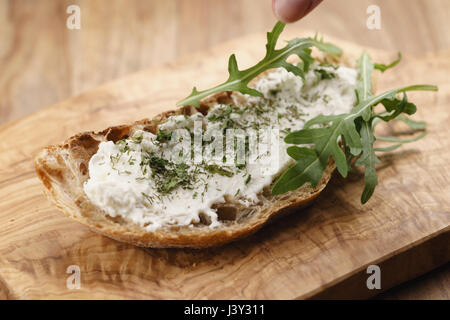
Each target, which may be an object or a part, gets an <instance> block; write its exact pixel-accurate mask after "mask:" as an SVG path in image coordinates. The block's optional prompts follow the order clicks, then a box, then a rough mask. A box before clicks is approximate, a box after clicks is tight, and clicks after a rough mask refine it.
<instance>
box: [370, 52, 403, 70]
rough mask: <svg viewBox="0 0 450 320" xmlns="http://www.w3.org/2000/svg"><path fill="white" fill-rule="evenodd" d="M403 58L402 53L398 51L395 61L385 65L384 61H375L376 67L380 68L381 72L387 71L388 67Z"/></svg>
mask: <svg viewBox="0 0 450 320" xmlns="http://www.w3.org/2000/svg"><path fill="white" fill-rule="evenodd" d="M401 60H402V53H401V52H399V53H398V58H397V59H396V60H394V61H392V62H391V63H390V64H388V65H385V64H382V63H375V64H374V68H375V69H377V70H380V71H381V72H385V71H386V70H387V69H390V68H393V67H395V66H396V65H397V64H398V63H399V62H400V61H401Z"/></svg>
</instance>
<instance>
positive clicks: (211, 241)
mask: <svg viewBox="0 0 450 320" xmlns="http://www.w3.org/2000/svg"><path fill="white" fill-rule="evenodd" d="M341 61H342V60H341ZM343 64H347V63H343ZM233 94H235V93H232V92H222V93H218V94H215V95H213V96H211V97H209V98H207V99H204V100H203V101H202V102H201V104H200V108H199V109H196V108H194V107H192V106H187V107H182V108H179V109H177V110H174V111H168V112H163V113H161V114H159V115H157V116H156V117H154V118H153V119H144V120H140V121H137V122H135V123H133V124H130V125H120V126H114V127H110V128H107V129H105V130H103V131H100V132H83V133H79V134H77V135H75V136H73V137H70V138H69V139H67V140H66V141H65V142H64V143H62V144H58V145H51V146H47V147H45V148H44V149H42V150H41V151H40V152H39V154H38V155H37V156H36V157H35V168H36V173H37V176H38V177H39V179H40V180H41V181H42V183H43V185H44V187H45V188H44V192H45V194H46V195H47V197H48V199H49V200H50V201H51V202H52V203H53V204H54V205H55V206H56V207H58V208H59V209H60V210H61V211H62V212H63V213H64V214H65V215H67V216H68V217H71V218H73V219H75V220H76V221H78V222H80V223H82V224H84V225H86V226H88V227H89V228H90V229H92V230H93V231H95V232H97V233H100V234H102V235H105V236H107V237H110V238H112V239H115V240H118V241H122V242H128V243H131V244H134V245H137V246H142V247H153V248H181V247H190V248H206V247H211V246H218V245H222V244H224V243H227V242H230V241H234V240H237V239H240V238H242V237H245V236H248V235H250V234H252V233H254V232H256V231H257V230H258V229H260V228H261V227H262V226H263V225H265V224H266V223H268V222H269V221H271V220H273V219H275V218H277V217H279V216H281V215H283V214H284V213H286V212H288V211H292V210H293V209H295V210H297V209H300V208H303V207H305V206H307V205H309V204H310V203H311V202H312V201H313V200H314V199H315V198H316V197H317V196H318V195H319V194H320V193H321V192H322V190H323V189H324V188H325V187H326V185H327V183H328V182H329V181H330V178H331V176H332V173H333V171H334V169H335V164H334V162H333V161H332V160H331V159H330V161H329V163H328V165H327V167H326V169H325V171H324V173H323V176H322V178H321V180H320V182H319V183H318V184H317V186H316V187H314V188H313V187H311V186H310V185H309V184H305V185H303V186H302V187H300V188H298V189H297V190H294V191H290V192H288V193H285V194H282V195H276V196H275V195H271V194H270V191H269V190H268V189H267V190H265V191H264V192H262V193H261V194H260V196H259V198H260V202H259V203H258V204H255V205H254V206H253V207H252V208H244V207H239V206H238V207H236V206H235V210H237V211H238V212H239V215H238V216H239V219H235V220H225V221H223V223H222V225H221V226H220V227H218V228H214V229H213V228H209V227H208V226H207V225H204V224H198V225H195V226H194V227H162V228H160V229H158V230H156V231H154V232H149V231H147V230H145V229H144V228H143V227H140V226H138V225H135V224H131V223H128V222H126V221H124V220H123V219H121V218H112V217H109V216H108V215H107V214H106V213H105V212H104V211H103V210H102V209H101V208H99V207H97V206H95V205H94V204H93V203H91V201H90V200H89V199H88V197H87V195H86V194H85V192H84V190H83V184H84V182H85V181H87V179H88V178H89V170H88V168H89V160H90V158H91V157H92V156H93V155H94V154H95V153H96V152H97V149H98V145H99V144H100V142H102V141H114V142H116V141H118V140H120V139H124V138H127V137H128V136H129V135H130V132H132V131H133V130H135V129H141V130H147V131H150V132H153V133H155V132H156V130H157V126H158V123H160V122H163V121H164V120H165V119H167V117H168V116H170V115H173V114H186V115H191V114H193V113H195V112H202V113H205V114H206V112H207V111H208V109H209V108H210V107H211V106H212V105H214V104H215V103H229V102H231V101H232V99H233V97H232V95H233ZM242 212H244V213H242Z"/></svg>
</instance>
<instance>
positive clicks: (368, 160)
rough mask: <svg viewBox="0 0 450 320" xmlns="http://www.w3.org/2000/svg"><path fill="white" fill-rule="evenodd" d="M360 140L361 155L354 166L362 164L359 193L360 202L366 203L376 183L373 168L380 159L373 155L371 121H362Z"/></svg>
mask: <svg viewBox="0 0 450 320" xmlns="http://www.w3.org/2000/svg"><path fill="white" fill-rule="evenodd" d="M360 134H361V142H362V144H363V146H364V147H363V151H362V154H361V157H360V158H359V159H358V160H356V163H355V165H356V166H362V165H363V166H364V168H365V170H364V190H363V193H362V195H361V203H363V204H364V203H366V202H367V201H368V200H369V199H370V197H371V196H372V194H373V192H374V190H375V187H376V186H377V184H378V177H377V173H376V169H375V164H376V163H379V162H380V160H379V159H378V158H377V156H376V155H375V150H374V148H373V143H374V142H375V136H374V135H373V127H372V123H371V121H363V122H362V124H361V131H360Z"/></svg>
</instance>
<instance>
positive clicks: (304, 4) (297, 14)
mask: <svg viewBox="0 0 450 320" xmlns="http://www.w3.org/2000/svg"><path fill="white" fill-rule="evenodd" d="M320 2H322V0H272V10H273V12H274V14H275V16H276V17H277V19H278V20H280V21H282V22H285V23H292V22H295V21H297V20H300V19H301V18H303V17H304V16H305V15H307V14H308V13H309V12H310V11H311V10H313V9H314V8H315V7H316V6H317V5H318V4H319V3H320Z"/></svg>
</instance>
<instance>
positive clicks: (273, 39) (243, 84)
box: [177, 22, 341, 107]
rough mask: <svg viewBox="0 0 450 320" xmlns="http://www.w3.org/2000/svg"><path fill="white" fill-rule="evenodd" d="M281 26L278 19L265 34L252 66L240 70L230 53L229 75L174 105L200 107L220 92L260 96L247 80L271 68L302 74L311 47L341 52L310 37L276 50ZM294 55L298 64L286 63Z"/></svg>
mask: <svg viewBox="0 0 450 320" xmlns="http://www.w3.org/2000/svg"><path fill="white" fill-rule="evenodd" d="M284 27H285V24H284V23H281V22H277V23H276V24H275V26H274V28H273V30H272V31H271V32H268V33H267V44H266V55H265V56H264V58H263V59H262V60H261V61H260V62H258V63H257V64H256V65H255V66H253V67H250V68H248V69H245V70H239V68H238V65H237V61H236V56H235V55H234V54H232V55H231V56H230V58H229V60H228V73H229V77H228V79H227V80H226V81H225V82H224V83H222V84H220V85H218V86H215V87H213V88H211V89H207V90H203V91H198V90H197V88H196V87H194V88H193V90H192V92H191V94H190V95H189V96H188V97H186V98H184V99H183V100H181V101H179V102H178V103H177V106H186V105H193V106H196V107H199V102H200V100H201V99H203V98H205V97H207V96H209V95H211V94H214V93H217V92H223V91H239V92H241V93H245V94H249V95H252V96H262V94H261V93H260V92H259V91H257V90H255V89H252V88H249V87H248V83H249V82H250V81H251V80H252V79H253V78H255V77H256V76H257V75H259V74H261V73H262V72H264V71H266V70H268V69H272V68H285V69H286V70H287V71H290V72H292V73H293V74H295V75H298V76H300V77H304V75H305V73H306V72H307V71H308V69H309V66H310V64H311V63H312V62H314V58H313V57H312V56H311V49H310V47H312V46H316V47H317V48H318V49H319V50H321V51H323V52H327V53H331V54H340V53H341V50H340V49H339V48H337V47H336V46H334V45H332V44H330V43H326V42H323V41H321V40H318V39H311V38H295V39H293V40H290V41H288V43H287V44H286V46H285V47H284V48H282V49H278V50H277V49H275V46H276V43H277V41H278V38H279V36H280V34H281V32H282V31H283V29H284ZM293 54H295V55H297V56H298V57H299V58H300V59H301V61H302V64H301V67H298V66H295V65H293V64H291V63H288V62H286V59H287V58H288V57H289V56H291V55H293Z"/></svg>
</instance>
